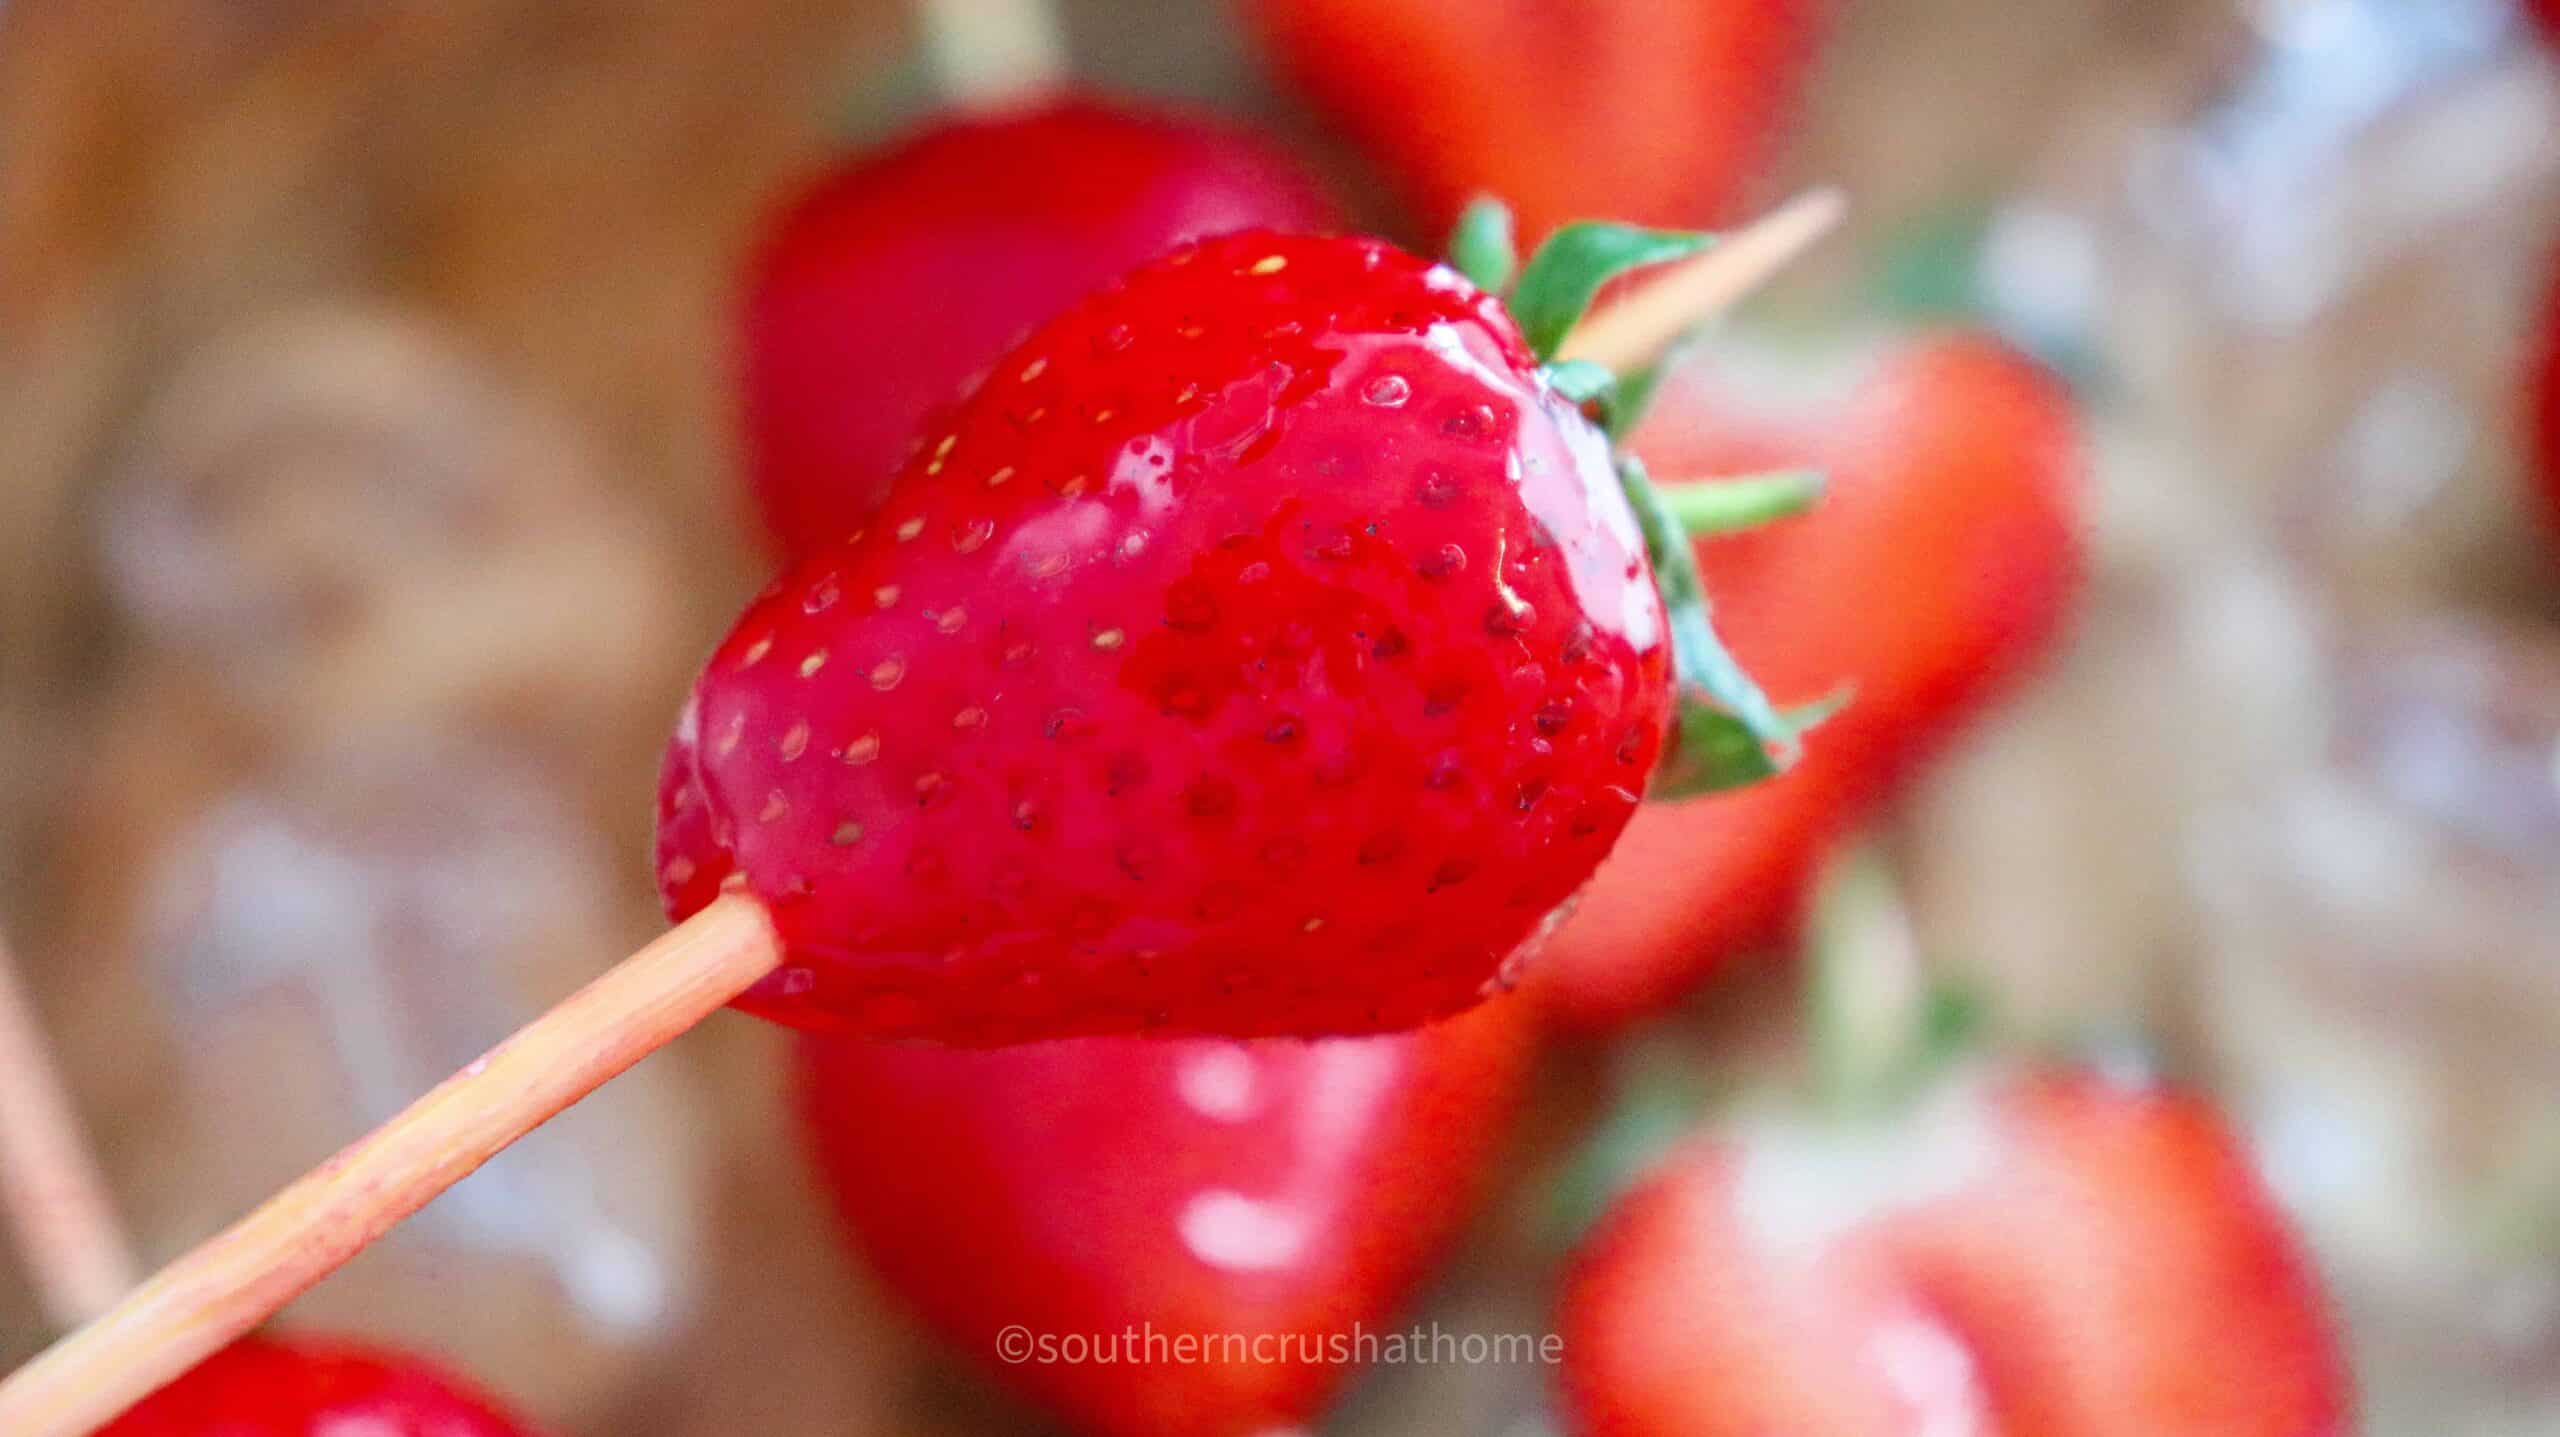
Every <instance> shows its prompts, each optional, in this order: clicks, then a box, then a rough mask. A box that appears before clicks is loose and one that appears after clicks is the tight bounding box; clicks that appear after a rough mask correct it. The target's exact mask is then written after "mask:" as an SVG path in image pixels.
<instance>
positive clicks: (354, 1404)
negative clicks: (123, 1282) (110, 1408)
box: [98, 1337, 531, 1437]
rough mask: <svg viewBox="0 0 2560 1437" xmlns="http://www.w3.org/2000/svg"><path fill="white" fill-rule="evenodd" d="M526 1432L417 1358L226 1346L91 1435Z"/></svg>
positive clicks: (306, 1346)
mask: <svg viewBox="0 0 2560 1437" xmlns="http://www.w3.org/2000/svg"><path fill="white" fill-rule="evenodd" d="M530 1431H531V1429H529V1428H527V1427H524V1426H522V1425H520V1424H518V1423H517V1422H515V1421H514V1420H512V1419H510V1418H508V1417H504V1416H502V1415H500V1414H499V1412H498V1409H497V1408H496V1407H495V1406H494V1405H492V1404H491V1403H490V1401H489V1400H488V1399H487V1398H485V1397H483V1396H481V1395H480V1394H478V1393H476V1392H473V1391H472V1390H471V1389H470V1388H469V1387H467V1386H465V1385H464V1384H462V1383H461V1382H459V1381H457V1380H455V1379H454V1378H453V1377H451V1376H449V1375H447V1374H445V1373H441V1372H438V1371H436V1370H435V1369H434V1368H431V1367H429V1366H427V1365H425V1364H424V1363H421V1362H419V1361H418V1360H417V1359H416V1358H413V1357H407V1356H400V1355H395V1354H392V1353H387V1352H381V1351H377V1350H374V1349H371V1348H365V1347H359V1346H354V1345H351V1344H346V1343H336V1342H331V1343H318V1342H309V1341H295V1342H280V1341H276V1340H273V1339H270V1338H263V1337H250V1338H244V1339H242V1340H241V1341H238V1342H235V1343H233V1344H232V1345H230V1346H229V1347H226V1348H224V1349H222V1350H221V1351H220V1352H217V1353H215V1354H214V1355H213V1356H211V1357H208V1358H206V1359H205V1360H204V1361H203V1362H201V1363H199V1364H197V1365H196V1367H195V1368H194V1369H193V1370H191V1371H189V1372H188V1373H187V1374H186V1375H185V1376H183V1377H180V1378H179V1379H178V1380H177V1381H175V1382H172V1383H170V1384H169V1385H168V1386H166V1387H163V1388H161V1389H160V1390H159V1391H158V1392H155V1393H153V1394H152V1395H151V1396H149V1397H146V1398H144V1399H143V1400H142V1402H141V1403H140V1405H138V1406H136V1407H134V1408H133V1409H132V1410H131V1411H129V1412H127V1413H125V1415H123V1416H122V1417H119V1418H117V1419H116V1420H115V1421H113V1422H110V1423H108V1424H107V1425H106V1426H105V1427H104V1428H101V1429H100V1430H99V1432H98V1437H357V1434H362V1437H525V1434H527V1433H529V1432H530Z"/></svg>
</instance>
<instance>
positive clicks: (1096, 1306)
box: [802, 1002, 1530, 1437]
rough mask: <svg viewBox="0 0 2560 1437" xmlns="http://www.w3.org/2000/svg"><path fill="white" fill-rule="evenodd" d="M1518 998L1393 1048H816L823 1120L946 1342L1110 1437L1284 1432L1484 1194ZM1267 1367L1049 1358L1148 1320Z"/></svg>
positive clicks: (890, 1251) (849, 1205)
mask: <svg viewBox="0 0 2560 1437" xmlns="http://www.w3.org/2000/svg"><path fill="white" fill-rule="evenodd" d="M1524 1019H1525V1014H1524V1012H1523V1009H1522V1006H1521V1005H1520V1004H1519V1003H1517V1002H1494V1003H1490V1004H1488V1005H1486V1006H1484V1007H1482V1008H1479V1009H1477V1010H1476V1011H1474V1012H1471V1013H1469V1014H1467V1015H1465V1016H1463V1017H1460V1018H1456V1019H1452V1020H1450V1021H1448V1022H1444V1023H1441V1024H1438V1025H1436V1026H1434V1027H1430V1028H1426V1029H1422V1030H1420V1031H1418V1032H1413V1033H1407V1034H1398V1035H1395V1036H1392V1037H1383V1038H1363V1039H1331V1040H1325V1041H1319V1042H1313V1043H1302V1042H1295V1041H1286V1040H1283V1041H1273V1042H1262V1043H1251V1044H1237V1043H1231V1042H1224V1041H1211V1040H1179V1041H1175V1040H1165V1041H1150V1040H1143V1039H1081V1040H1072V1041H1068V1042H1060V1043H1046V1044H1037V1045H1033V1046H1028V1047H1015V1048H1007V1049H999V1050H993V1051H984V1052H963V1051H957V1050H953V1049H947V1048H938V1047H926V1046H915V1045H905V1044H895V1043H880V1042H865V1041H850V1040H817V1039H813V1040H809V1041H807V1042H806V1043H805V1045H804V1046H803V1049H802V1055H803V1063H802V1069H803V1076H804V1083H805V1086H804V1096H805V1112H806V1116H807V1120H808V1132H809V1137H810V1140H811V1142H812V1143H813V1144H814V1145H815V1149H816V1152H817V1157H818V1161H819V1166H820V1170H821V1172H822V1174H823V1176H824V1177H825V1178H826V1179H827V1183H828V1186H829V1187H830V1188H831V1190H832V1191H833V1193H834V1196H835V1200H836V1204H837V1208H838V1210H839V1211H840V1212H841V1213H842V1215H843V1218H844V1221H845V1225H846V1229H847V1231H848V1232H849V1234H850V1235H851V1237H852V1239H853V1242H854V1245H855V1246H856V1247H857V1248H859V1249H860V1250H861V1252H862V1253H863V1254H864V1256H865V1257H866V1258H868V1260H869V1262H870V1264H871V1266H872V1269H873V1270H874V1271H875V1272H876V1273H877V1274H878V1275H879V1276H880V1278H881V1279H882V1280H883V1281H884V1282H886V1283H887V1284H888V1285H889V1286H890V1287H891V1288H893V1289H895V1290H896V1291H897V1292H898V1293H899V1295H901V1296H902V1297H903V1298H905V1300H906V1301H907V1302H908V1303H910V1304H911V1305H912V1306H913V1307H914V1308H915V1309H916V1311H917V1312H918V1313H920V1314H921V1315H922V1316H923V1317H924V1319H925V1320H926V1321H927V1322H928V1323H929V1324H930V1325H932V1326H933V1327H934V1328H935V1329H936V1330H938V1331H939V1332H940V1333H941V1334H942V1335H943V1336H944V1337H945V1338H947V1339H948V1340H950V1341H951V1342H953V1343H954V1344H955V1345H957V1346H959V1347H960V1348H962V1349H964V1350H966V1351H968V1352H969V1353H971V1354H972V1355H973V1356H976V1357H978V1358H979V1359H981V1360H982V1361H985V1362H986V1363H987V1364H988V1370H989V1371H990V1372H991V1373H992V1374H993V1375H995V1376H997V1377H1000V1378H1002V1379H1003V1380H1005V1381H1007V1382H1009V1383H1010V1384H1012V1385H1013V1386H1014V1387H1015V1388H1016V1389H1018V1390H1019V1391H1020V1392H1022V1393H1023V1394H1025V1395H1026V1396H1029V1397H1031V1398H1033V1399H1034V1400H1036V1401H1038V1402H1040V1403H1042V1404H1044V1405H1046V1406H1047V1407H1049V1408H1051V1409H1052V1410H1054V1411H1056V1412H1057V1413H1059V1414H1060V1415H1062V1416H1064V1417H1067V1418H1068V1419H1070V1420H1071V1421H1073V1422H1075V1423H1076V1424H1077V1425H1078V1426H1079V1427H1080V1428H1082V1429H1084V1430H1090V1431H1094V1432H1101V1433H1112V1434H1140V1433H1165V1432H1182V1433H1199V1434H1211V1437H1215V1434H1236V1437H1242V1434H1250V1433H1264V1432H1271V1431H1276V1430H1279V1429H1282V1428H1286V1427H1291V1426H1294V1425H1296V1424H1298V1423H1302V1422H1305V1421H1307V1420H1308V1419H1309V1418H1311V1417H1313V1416H1314V1415H1315V1414H1316V1413H1317V1412H1318V1411H1319V1410H1320V1409H1321V1408H1322V1407H1323V1406H1324V1404H1325V1403H1326V1402H1327V1400H1328V1399H1329V1398H1330V1397H1331V1396H1332V1395H1333V1394H1334V1392H1335V1390H1336V1388H1337V1386H1338V1385H1339V1384H1340V1383H1341V1382H1342V1381H1344V1380H1345V1379H1346V1378H1348V1377H1349V1376H1350V1375H1351V1373H1352V1371H1353V1370H1354V1369H1353V1368H1351V1367H1350V1366H1349V1365H1347V1364H1345V1363H1343V1362H1341V1361H1338V1360H1331V1361H1329V1360H1325V1359H1326V1357H1327V1354H1326V1353H1325V1352H1324V1351H1323V1350H1322V1349H1321V1348H1320V1347H1317V1346H1315V1345H1314V1344H1315V1343H1318V1342H1321V1341H1322V1339H1323V1337H1324V1335H1325V1334H1333V1333H1349V1332H1350V1330H1351V1329H1352V1327H1353V1325H1354V1324H1355V1323H1360V1324H1365V1325H1366V1326H1368V1327H1371V1328H1376V1327H1379V1326H1381V1325H1382V1324H1385V1323H1387V1322H1389V1321H1391V1320H1392V1319H1394V1318H1395V1316H1396V1315H1397V1314H1398V1312H1399V1311H1400V1310H1401V1309H1402V1308H1403V1307H1404V1305H1405V1304H1406V1303H1407V1301H1409V1300H1410V1298H1411V1297H1412V1296H1413V1294H1414V1290H1415V1288H1416V1287H1417V1285H1418V1284H1419V1283H1420V1282H1421V1281H1422V1279H1423V1278H1424V1277H1425V1275H1426V1274H1427V1273H1428V1272H1429V1270H1430V1269H1431V1267H1432V1265H1433V1263H1434V1262H1435V1260H1436V1259H1437V1258H1438V1257H1440V1256H1441V1254H1442V1252H1443V1250H1444V1249H1445V1248H1446V1247H1447V1246H1448V1245H1449V1243H1450V1242H1451V1240H1452V1239H1453V1238H1454V1237H1455V1236H1456V1234H1457V1232H1458V1230H1459V1229H1460V1227H1461V1226H1463V1225H1464V1223H1465V1222H1466V1220H1467V1217H1468V1213H1469V1210H1470V1208H1471V1206H1472V1200H1473V1199H1474V1198H1475V1197H1476V1196H1477V1195H1479V1194H1480V1193H1481V1192H1482V1190H1483V1189H1484V1187H1485V1186H1486V1180H1487V1177H1488V1175H1489V1174H1488V1171H1487V1166H1488V1163H1489V1160H1490V1159H1491V1158H1492V1157H1493V1156H1494V1154H1495V1153H1496V1152H1497V1151H1498V1150H1499V1149H1500V1147H1501V1145H1502V1143H1503V1141H1504V1137H1505V1134H1506V1132H1507V1130H1508V1129H1509V1127H1510V1120H1511V1119H1512V1118H1513V1116H1514V1115H1515V1112H1516V1109H1517V1107H1518V1104H1519V1101H1520V1097H1521V1089H1522V1085H1523V1083H1524V1081H1525V1079H1526V1067H1527V1060H1528V1057H1529V1045H1528V1043H1527V1042H1526V1030H1527V1029H1528V1028H1529V1026H1530V1025H1529V1024H1528V1023H1527V1022H1525V1021H1524ZM1141 1326H1143V1327H1144V1328H1145V1329H1148V1330H1151V1331H1153V1332H1155V1333H1158V1334H1162V1335H1163V1336H1164V1338H1165V1339H1166V1340H1167V1341H1171V1340H1175V1339H1178V1338H1181V1337H1183V1336H1184V1335H1186V1334H1196V1335H1198V1336H1200V1337H1204V1338H1207V1339H1210V1340H1212V1341H1215V1340H1219V1339H1221V1338H1223V1337H1225V1336H1226V1335H1228V1334H1233V1335H1235V1337H1236V1339H1237V1340H1240V1341H1247V1342H1249V1341H1250V1340H1251V1339H1253V1338H1254V1337H1256V1336H1261V1335H1267V1336H1268V1337H1269V1338H1270V1343H1268V1344H1267V1346H1268V1348H1269V1349H1270V1350H1269V1352H1268V1353H1267V1356H1266V1359H1265V1360H1238V1358H1239V1356H1241V1357H1246V1358H1250V1357H1252V1356H1254V1354H1253V1353H1252V1352H1251V1350H1250V1349H1247V1351H1246V1352H1245V1353H1243V1354H1230V1353H1222V1352H1220V1351H1218V1350H1216V1349H1211V1350H1209V1351H1208V1352H1207V1353H1206V1355H1205V1356H1204V1358H1203V1360H1199V1361H1184V1360H1180V1359H1178V1358H1176V1357H1173V1356H1171V1355H1170V1354H1169V1353H1158V1354H1153V1355H1150V1354H1149V1353H1148V1352H1147V1351H1145V1350H1143V1349H1132V1350H1129V1351H1123V1352H1120V1353H1119V1354H1118V1360H1117V1361H1113V1360H1110V1359H1109V1358H1108V1357H1104V1356H1100V1355H1096V1354H1093V1353H1092V1352H1091V1349H1090V1348H1087V1349H1085V1352H1086V1358H1085V1360H1081V1361H1079V1360H1075V1358H1076V1355H1077V1349H1075V1348H1061V1349H1058V1350H1057V1351H1056V1352H1054V1353H1052V1354H1050V1355H1049V1356H1047V1357H1044V1356H1043V1355H1041V1354H1040V1353H1039V1352H1038V1351H1037V1350H1031V1355H1030V1360H1024V1353H1025V1349H1022V1348H1019V1347H1016V1346H1010V1345H1007V1344H1008V1342H1010V1341H1012V1340H1014V1339H1012V1338H1008V1337H1006V1336H1005V1334H1006V1333H1007V1332H1008V1330H1010V1331H1011V1332H1012V1333H1013V1334H1014V1337H1015V1338H1022V1339H1037V1338H1040V1337H1048V1338H1053V1339H1057V1340H1060V1341H1069V1340H1072V1341H1076V1342H1086V1343H1089V1342H1091V1341H1092V1340H1094V1339H1097V1338H1100V1339H1105V1340H1111V1339H1117V1338H1119V1337H1120V1336H1121V1335H1122V1334H1124V1333H1125V1332H1127V1331H1128V1330H1129V1329H1131V1328H1133V1327H1141Z"/></svg>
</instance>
